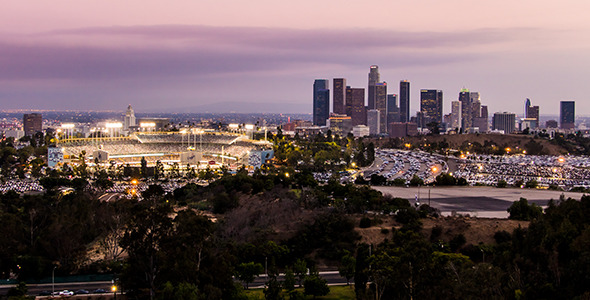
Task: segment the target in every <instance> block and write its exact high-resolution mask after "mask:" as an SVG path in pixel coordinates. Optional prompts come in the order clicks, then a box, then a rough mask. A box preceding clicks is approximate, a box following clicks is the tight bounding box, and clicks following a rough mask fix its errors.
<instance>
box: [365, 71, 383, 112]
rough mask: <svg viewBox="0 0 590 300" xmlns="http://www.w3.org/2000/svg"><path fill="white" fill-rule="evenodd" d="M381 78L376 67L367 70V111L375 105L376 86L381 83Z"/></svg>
mask: <svg viewBox="0 0 590 300" xmlns="http://www.w3.org/2000/svg"><path fill="white" fill-rule="evenodd" d="M380 78H381V76H380V75H379V67H378V66H376V65H373V66H371V68H370V69H369V95H368V98H369V103H368V105H369V109H375V108H376V107H375V105H376V101H377V99H376V97H377V95H376V92H375V89H376V85H377V83H379V82H380V81H381V79H380Z"/></svg>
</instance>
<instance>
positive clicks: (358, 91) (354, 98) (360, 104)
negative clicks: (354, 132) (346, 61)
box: [346, 87, 367, 126]
mask: <svg viewBox="0 0 590 300" xmlns="http://www.w3.org/2000/svg"><path fill="white" fill-rule="evenodd" d="M346 114H347V115H348V116H350V118H351V119H352V126H356V125H367V110H366V108H365V89H363V88H350V87H347V88H346Z"/></svg>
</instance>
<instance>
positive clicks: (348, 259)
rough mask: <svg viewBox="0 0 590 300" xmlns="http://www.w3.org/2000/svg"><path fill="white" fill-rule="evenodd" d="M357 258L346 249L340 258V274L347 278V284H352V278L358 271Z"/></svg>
mask: <svg viewBox="0 0 590 300" xmlns="http://www.w3.org/2000/svg"><path fill="white" fill-rule="evenodd" d="M355 266H356V259H355V258H354V256H353V255H352V254H351V253H350V252H348V251H346V252H345V254H344V256H342V259H341V260H340V266H338V273H340V276H342V277H344V278H346V285H349V284H350V279H351V278H353V277H354V273H355V272H356V269H355Z"/></svg>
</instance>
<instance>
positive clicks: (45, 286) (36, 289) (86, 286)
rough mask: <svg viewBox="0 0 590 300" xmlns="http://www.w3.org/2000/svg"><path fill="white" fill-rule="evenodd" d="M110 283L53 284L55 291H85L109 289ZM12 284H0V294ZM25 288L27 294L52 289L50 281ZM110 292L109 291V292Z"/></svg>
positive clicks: (3, 293)
mask: <svg viewBox="0 0 590 300" xmlns="http://www.w3.org/2000/svg"><path fill="white" fill-rule="evenodd" d="M111 286H112V283H111V281H92V282H68V283H56V284H55V291H56V292H57V291H63V290H70V291H77V290H82V289H83V290H87V291H90V292H92V291H94V290H96V289H104V290H106V291H110V290H111ZM11 287H12V286H6V285H2V286H0V295H6V293H7V292H8V290H9V289H10V288H11ZM27 288H28V289H29V292H28V294H29V295H32V296H34V295H39V293H40V292H42V291H49V292H51V291H52V284H51V283H44V284H28V285H27ZM109 293H110V292H109Z"/></svg>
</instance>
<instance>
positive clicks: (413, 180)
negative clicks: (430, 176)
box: [410, 175, 424, 186]
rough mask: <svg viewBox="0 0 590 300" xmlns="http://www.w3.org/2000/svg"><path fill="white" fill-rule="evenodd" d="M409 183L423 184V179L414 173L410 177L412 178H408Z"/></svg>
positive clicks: (412, 184)
mask: <svg viewBox="0 0 590 300" xmlns="http://www.w3.org/2000/svg"><path fill="white" fill-rule="evenodd" d="M410 185H411V186H419V185H424V180H422V178H420V177H418V176H417V175H414V176H413V177H412V179H410Z"/></svg>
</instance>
